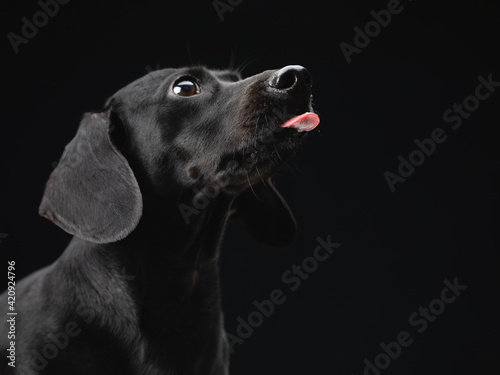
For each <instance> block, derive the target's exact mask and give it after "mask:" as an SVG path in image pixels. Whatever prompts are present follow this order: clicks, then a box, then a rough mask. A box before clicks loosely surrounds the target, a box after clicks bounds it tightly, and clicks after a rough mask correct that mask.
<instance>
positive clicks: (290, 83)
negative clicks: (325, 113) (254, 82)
mask: <svg viewBox="0 0 500 375" xmlns="http://www.w3.org/2000/svg"><path fill="white" fill-rule="evenodd" d="M268 83H269V87H271V88H272V89H274V90H279V91H282V92H286V93H288V94H293V93H294V92H297V91H300V92H303V91H307V90H309V91H310V90H311V83H312V79H311V75H310V74H309V72H308V71H307V69H306V68H304V67H303V66H300V65H288V66H285V67H284V68H281V69H279V70H277V71H275V72H274V73H273V74H272V75H271V76H270V77H269V80H268Z"/></svg>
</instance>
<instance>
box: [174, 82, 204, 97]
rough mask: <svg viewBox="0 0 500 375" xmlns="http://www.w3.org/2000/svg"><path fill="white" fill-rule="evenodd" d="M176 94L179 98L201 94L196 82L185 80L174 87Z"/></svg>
mask: <svg viewBox="0 0 500 375" xmlns="http://www.w3.org/2000/svg"><path fill="white" fill-rule="evenodd" d="M173 91H174V94H176V95H179V96H193V95H197V94H199V93H200V91H201V90H200V86H198V84H197V83H196V82H193V81H190V80H187V79H183V80H180V81H179V82H177V83H176V84H175V85H174V87H173Z"/></svg>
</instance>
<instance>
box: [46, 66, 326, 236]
mask: <svg viewBox="0 0 500 375" xmlns="http://www.w3.org/2000/svg"><path fill="white" fill-rule="evenodd" d="M311 100H312V96H311V77H310V75H309V73H308V72H307V71H306V70H305V69H304V68H303V67H301V66H297V65H295V66H287V67H285V68H282V69H279V70H269V71H265V72H263V73H260V74H257V75H254V76H252V77H249V78H246V79H241V77H240V75H239V74H238V73H237V72H234V71H227V70H208V69H206V68H204V67H188V68H182V69H164V70H159V71H155V72H151V73H150V74H148V75H146V76H145V77H142V78H141V79H139V80H137V81H134V82H132V83H131V84H129V85H127V86H126V87H124V88H123V89H121V90H119V91H118V92H117V93H115V94H114V95H113V96H112V97H111V98H110V99H109V100H108V102H107V104H106V106H105V110H104V111H102V112H99V113H93V114H87V115H85V116H84V119H83V120H82V123H81V124H80V127H79V130H78V133H77V135H76V136H75V138H74V139H73V140H72V141H71V142H70V144H68V146H67V147H66V150H65V152H64V154H63V157H62V158H61V161H60V163H59V165H58V167H57V168H56V169H55V170H54V172H53V174H52V175H51V177H50V179H49V181H48V183H47V187H46V191H45V195H44V198H43V200H42V204H41V206H40V213H41V214H42V215H43V216H46V217H48V218H49V219H51V220H52V221H54V222H55V223H56V224H58V225H59V226H61V227H62V228H63V229H65V230H66V231H68V232H70V233H72V234H74V235H76V236H78V237H81V238H83V239H86V240H90V241H93V242H112V241H116V240H119V239H122V238H124V237H126V236H127V235H128V234H129V233H130V232H131V231H132V230H133V229H134V228H135V226H136V225H137V223H138V221H139V219H140V217H141V214H142V204H143V200H142V198H143V195H145V194H148V195H149V196H154V195H155V194H162V192H169V193H170V192H171V191H175V190H176V189H177V190H180V189H182V190H189V189H197V191H200V190H201V191H203V190H204V189H207V188H208V187H209V188H210V189H211V190H212V191H213V190H216V191H217V192H218V193H221V194H227V195H231V196H234V197H235V198H236V199H235V203H234V207H233V212H235V215H234V217H235V218H237V219H238V220H239V221H240V222H241V223H242V224H243V225H244V226H245V227H246V228H247V229H248V230H249V231H250V232H251V233H252V234H253V235H254V236H255V237H257V238H258V239H259V240H261V241H262V242H264V243H267V244H270V245H275V246H279V245H284V244H286V243H288V242H289V241H290V239H291V238H292V237H293V235H294V233H295V221H294V219H293V216H292V215H291V213H290V211H289V209H288V206H287V205H286V203H285V202H284V200H283V198H282V197H281V196H280V195H279V193H278V192H277V191H276V189H275V188H274V187H273V185H272V184H271V182H270V180H269V177H270V176H271V175H272V173H273V172H275V171H276V170H277V169H278V168H279V167H280V166H281V165H282V164H283V163H284V162H285V161H286V160H287V159H289V158H290V157H291V156H292V155H293V153H294V152H295V151H296V150H297V148H298V146H299V145H300V144H301V142H302V140H303V138H304V136H305V134H306V133H307V131H309V130H312V129H314V127H316V125H317V124H318V122H319V118H318V117H317V115H316V114H314V113H313V112H312V107H311ZM252 197H253V198H254V199H252ZM172 199H175V198H172ZM276 220H278V221H279V222H280V223H281V225H282V227H281V228H276V224H274V225H271V223H272V222H273V221H276ZM278 232H279V233H281V234H277V233H278ZM276 237H282V238H276Z"/></svg>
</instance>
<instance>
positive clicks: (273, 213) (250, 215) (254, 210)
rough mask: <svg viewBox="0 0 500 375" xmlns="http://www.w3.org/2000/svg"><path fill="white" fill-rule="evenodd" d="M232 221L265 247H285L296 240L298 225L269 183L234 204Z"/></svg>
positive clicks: (243, 195)
mask: <svg viewBox="0 0 500 375" xmlns="http://www.w3.org/2000/svg"><path fill="white" fill-rule="evenodd" d="M233 204H234V206H233V211H234V213H233V215H232V216H231V219H233V220H235V221H236V222H238V223H239V224H240V225H241V226H242V227H243V228H244V229H245V230H246V231H247V232H248V233H250V234H251V235H252V236H253V237H254V238H255V239H256V240H257V241H259V242H260V243H262V244H263V245H267V246H271V247H286V246H289V245H291V244H292V243H293V241H294V240H295V238H296V236H297V223H296V221H295V218H294V216H293V214H292V211H291V210H290V208H289V207H288V205H287V204H286V202H285V200H284V199H283V197H282V196H281V195H280V193H279V192H278V191H277V190H276V188H275V187H274V185H273V184H272V182H271V179H267V181H266V183H261V184H259V185H256V186H252V189H248V190H246V191H245V192H243V193H242V194H240V195H239V196H238V197H237V198H236V199H235V201H234V203H233Z"/></svg>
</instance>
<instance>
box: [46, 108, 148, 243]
mask: <svg viewBox="0 0 500 375" xmlns="http://www.w3.org/2000/svg"><path fill="white" fill-rule="evenodd" d="M110 122H111V121H110V116H109V113H108V112H103V113H87V114H85V115H84V117H83V119H82V121H81V123H80V127H79V128H78V131H77V133H76V136H75V137H74V138H73V139H72V140H71V142H70V143H68V145H67V146H66V148H65V149H64V153H63V155H62V157H61V160H60V162H59V164H58V165H57V167H56V169H54V171H53V172H52V174H51V175H50V177H49V180H48V182H47V185H46V187H45V193H44V195H43V198H42V203H41V204H40V208H39V213H40V215H42V216H44V217H46V218H48V219H49V220H51V221H52V222H54V223H55V224H57V225H58V226H60V227H61V228H62V229H64V230H65V231H66V232H68V233H70V234H73V235H75V236H77V237H80V238H82V239H84V240H88V241H92V242H96V243H106V242H114V241H117V240H120V239H122V238H124V237H126V236H127V235H128V234H129V233H130V232H132V230H134V228H135V227H136V225H137V223H138V222H139V219H140V218H141V215H142V195H141V192H140V190H139V185H138V183H137V180H136V178H135V176H134V173H133V172H132V169H131V168H130V166H129V164H128V162H127V160H126V159H125V157H124V156H123V155H122V154H121V153H120V151H119V150H118V149H117V148H116V147H115V146H114V145H113V143H112V141H111V138H110V131H111V129H112V126H111V125H113V124H111V123H110Z"/></svg>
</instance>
